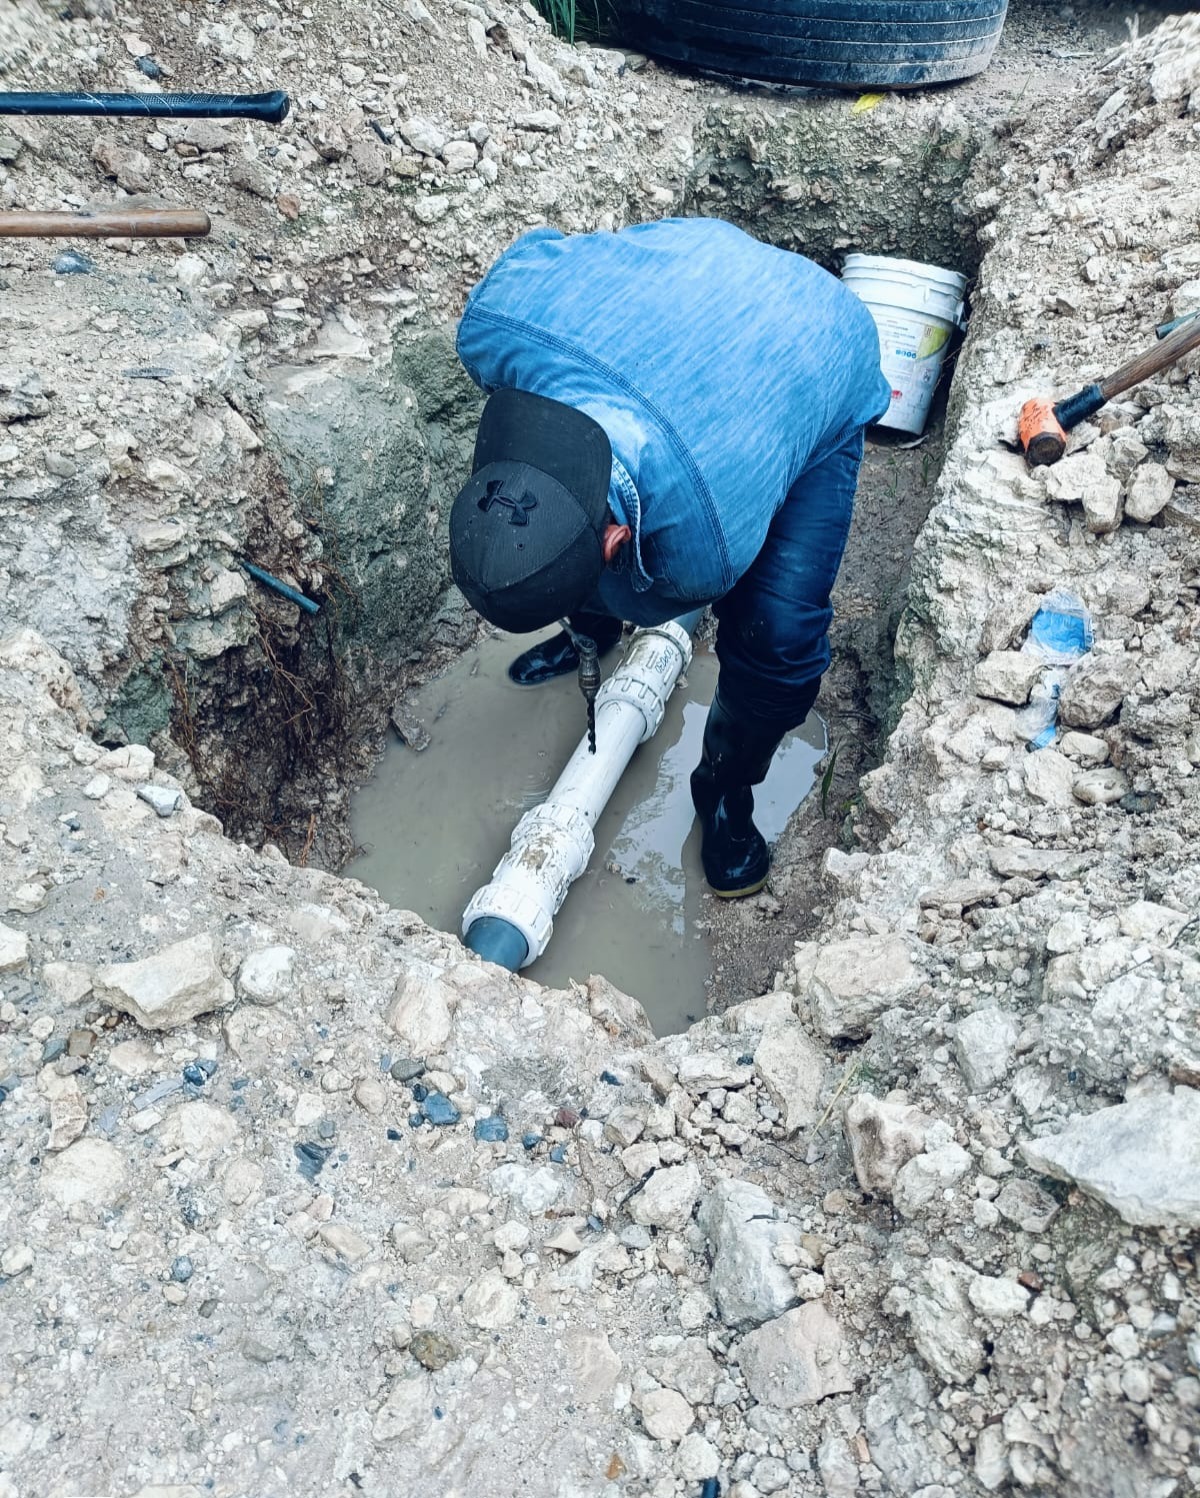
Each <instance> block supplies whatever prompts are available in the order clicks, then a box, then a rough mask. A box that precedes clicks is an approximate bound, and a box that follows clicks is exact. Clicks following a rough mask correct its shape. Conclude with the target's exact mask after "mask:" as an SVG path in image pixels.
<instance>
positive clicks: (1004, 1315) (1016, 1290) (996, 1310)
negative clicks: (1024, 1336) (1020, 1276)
mask: <svg viewBox="0 0 1200 1498" xmlns="http://www.w3.org/2000/svg"><path fill="white" fill-rule="evenodd" d="M967 1298H968V1300H970V1302H971V1304H972V1305H973V1306H974V1307H975V1309H976V1310H977V1311H978V1312H979V1314H980V1315H981V1316H988V1317H990V1318H991V1319H992V1320H993V1321H1007V1320H1008V1319H1009V1317H1011V1316H1019V1315H1020V1314H1021V1312H1022V1311H1023V1310H1024V1309H1025V1307H1026V1306H1027V1305H1028V1304H1029V1291H1028V1290H1026V1288H1025V1286H1024V1285H1019V1284H1017V1282H1016V1280H1010V1279H1005V1278H1003V1277H1001V1278H993V1277H992V1276H991V1275H990V1274H977V1275H976V1276H975V1278H974V1279H973V1280H972V1281H971V1283H970V1284H969V1285H968V1286H967Z"/></svg>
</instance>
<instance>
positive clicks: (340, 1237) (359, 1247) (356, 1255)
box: [317, 1222, 371, 1265]
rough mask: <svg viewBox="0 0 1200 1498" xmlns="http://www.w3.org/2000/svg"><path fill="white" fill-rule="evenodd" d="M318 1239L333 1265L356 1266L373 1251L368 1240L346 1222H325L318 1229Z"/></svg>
mask: <svg viewBox="0 0 1200 1498" xmlns="http://www.w3.org/2000/svg"><path fill="white" fill-rule="evenodd" d="M317 1239H318V1241H319V1242H320V1243H321V1245H322V1249H323V1252H324V1254H325V1257H326V1258H327V1259H328V1260H329V1261H330V1263H331V1264H343V1265H354V1264H357V1263H358V1262H359V1260H360V1259H365V1258H366V1257H367V1255H368V1254H369V1253H370V1251H371V1246H370V1244H369V1243H368V1242H367V1241H366V1239H365V1238H363V1237H362V1236H361V1235H360V1234H358V1233H356V1232H355V1231H354V1229H353V1228H351V1227H347V1226H346V1224H345V1223H344V1222H323V1223H322V1224H321V1226H320V1227H319V1228H318V1229H317Z"/></svg>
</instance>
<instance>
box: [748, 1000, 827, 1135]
mask: <svg viewBox="0 0 1200 1498" xmlns="http://www.w3.org/2000/svg"><path fill="white" fill-rule="evenodd" d="M754 1065H755V1066H756V1067H757V1068H758V1074H759V1076H760V1077H761V1078H762V1079H763V1083H764V1084H765V1086H766V1089H767V1092H768V1093H769V1094H770V1098H771V1101H772V1102H773V1103H774V1104H775V1106H776V1107H777V1108H778V1109H779V1111H780V1113H781V1114H782V1118H781V1122H782V1124H783V1128H784V1130H785V1132H786V1133H788V1134H794V1133H795V1132H796V1131H797V1129H804V1128H807V1127H808V1126H809V1125H810V1124H812V1123H815V1122H816V1119H817V1099H818V1098H819V1097H820V1095H821V1082H822V1079H823V1078H824V1076H825V1057H824V1056H823V1055H822V1053H821V1052H820V1051H819V1050H818V1049H817V1047H816V1046H815V1045H814V1044H813V1043H812V1041H811V1040H810V1039H809V1038H808V1036H807V1035H806V1034H805V1033H804V1031H803V1030H802V1029H801V1028H800V1026H799V1025H798V1024H796V1023H794V1022H793V1023H791V1024H787V1025H772V1026H770V1027H769V1028H768V1029H767V1031H766V1034H765V1035H764V1036H763V1038H762V1039H761V1040H760V1041H759V1043H758V1046H757V1048H756V1049H755V1052H754Z"/></svg>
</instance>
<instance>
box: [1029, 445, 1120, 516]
mask: <svg viewBox="0 0 1200 1498" xmlns="http://www.w3.org/2000/svg"><path fill="white" fill-rule="evenodd" d="M1108 479H1109V474H1108V472H1107V470H1106V469H1105V466H1104V461H1103V459H1102V458H1100V457H1098V456H1097V455H1096V454H1095V453H1092V452H1073V453H1068V454H1067V455H1066V457H1064V458H1060V459H1059V461H1058V462H1057V463H1055V464H1054V465H1053V466H1052V467H1049V468H1047V469H1046V470H1045V473H1044V482H1045V486H1046V493H1047V495H1048V496H1049V497H1050V498H1051V499H1057V500H1059V501H1060V502H1061V503H1063V504H1079V503H1080V502H1081V501H1082V500H1083V497H1084V495H1085V494H1086V493H1087V492H1088V490H1089V489H1095V488H1096V487H1097V486H1098V485H1101V484H1103V483H1105V481H1106V480H1108Z"/></svg>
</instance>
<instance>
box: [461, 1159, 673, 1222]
mask: <svg viewBox="0 0 1200 1498" xmlns="http://www.w3.org/2000/svg"><path fill="white" fill-rule="evenodd" d="M694 1168H695V1167H693V1169H694ZM488 1179H489V1180H490V1182H491V1184H492V1188H493V1189H494V1190H495V1191H498V1192H500V1193H501V1194H502V1195H504V1196H508V1197H511V1198H512V1200H513V1201H516V1202H520V1204H521V1206H522V1207H524V1209H525V1210H526V1212H528V1213H529V1215H530V1216H531V1217H536V1216H538V1215H539V1214H540V1213H542V1212H545V1211H546V1210H547V1208H549V1207H552V1206H553V1205H554V1203H555V1202H556V1201H557V1200H558V1199H559V1197H560V1196H561V1195H562V1194H563V1178H562V1175H561V1173H560V1172H559V1171H556V1170H555V1169H554V1168H553V1167H552V1166H550V1165H540V1166H538V1168H537V1169H536V1170H531V1169H530V1168H529V1167H528V1166H526V1165H518V1164H517V1163H516V1162H515V1161H512V1162H510V1163H509V1164H507V1165H498V1166H497V1167H496V1169H495V1170H493V1171H492V1173H491V1175H490V1176H489V1177H488ZM698 1186H699V1179H698V1178H697V1187H698ZM640 1194H641V1193H640V1192H639V1195H640ZM634 1201H637V1197H636V1196H635V1197H634Z"/></svg>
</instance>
